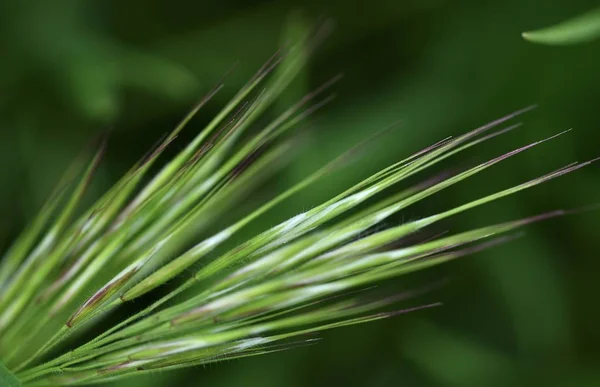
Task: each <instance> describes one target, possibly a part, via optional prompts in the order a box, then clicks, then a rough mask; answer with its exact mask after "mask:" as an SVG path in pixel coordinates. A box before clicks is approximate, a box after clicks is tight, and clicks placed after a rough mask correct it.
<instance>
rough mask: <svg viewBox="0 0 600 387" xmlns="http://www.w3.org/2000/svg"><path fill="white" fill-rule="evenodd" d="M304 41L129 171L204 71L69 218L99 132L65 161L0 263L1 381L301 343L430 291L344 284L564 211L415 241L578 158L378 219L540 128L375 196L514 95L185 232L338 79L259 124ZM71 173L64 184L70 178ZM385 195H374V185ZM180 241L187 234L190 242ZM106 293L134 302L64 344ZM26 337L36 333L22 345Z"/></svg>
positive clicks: (238, 193) (274, 148) (482, 133)
mask: <svg viewBox="0 0 600 387" xmlns="http://www.w3.org/2000/svg"><path fill="white" fill-rule="evenodd" d="M320 33H321V32H317V37H318V36H319V35H320ZM313 42H314V40H308V43H306V44H298V45H295V46H293V47H290V48H289V49H288V50H285V52H278V53H277V54H276V55H274V56H273V58H271V59H270V60H269V61H268V62H267V63H266V64H265V65H264V67H263V68H261V69H260V70H259V71H258V73H257V74H256V75H255V76H254V77H253V78H252V79H251V80H250V81H249V83H248V84H247V85H246V86H245V87H243V88H242V89H241V90H240V91H239V93H238V94H236V95H235V96H234V97H233V98H232V100H231V101H230V102H229V103H228V104H227V105H226V106H225V107H224V108H223V110H222V111H221V112H220V113H219V114H218V115H217V116H216V117H215V118H214V119H213V120H212V121H211V122H210V123H209V124H208V125H207V127H205V128H204V130H203V131H201V132H200V133H199V134H198V136H197V137H196V138H195V139H194V140H193V141H192V142H191V143H190V144H189V145H188V146H187V147H186V148H185V149H184V150H183V151H181V152H180V153H179V154H178V155H177V156H175V157H174V158H173V159H172V160H171V161H169V162H168V163H167V164H166V165H165V166H164V167H163V168H162V169H161V170H160V171H159V172H158V173H156V174H154V176H153V177H152V178H151V179H149V181H145V177H146V176H147V175H150V174H151V167H152V166H153V165H154V164H155V163H156V160H157V159H158V157H159V156H160V155H161V154H162V153H163V152H164V150H165V149H166V148H167V147H168V146H169V144H170V143H171V142H173V141H174V140H175V138H176V137H177V136H178V134H179V133H180V132H181V131H182V130H183V128H184V127H185V125H186V124H187V123H188V122H189V121H190V120H191V119H192V117H193V116H194V115H195V114H196V113H197V111H198V110H199V109H200V108H201V107H202V106H203V105H204V104H205V103H206V102H207V101H208V100H209V99H210V97H211V96H212V95H214V94H215V93H216V92H218V91H219V89H220V88H221V84H219V85H217V86H216V87H215V88H214V89H213V90H211V91H210V92H209V93H208V94H207V96H206V97H205V98H203V99H202V100H201V102H200V103H199V104H198V105H197V106H196V107H194V108H193V109H192V111H191V112H190V113H189V114H188V115H187V116H186V117H185V118H184V119H183V121H182V122H181V124H180V125H179V126H178V127H177V128H175V129H174V130H173V131H172V132H171V133H170V134H169V135H168V136H167V137H166V138H165V139H164V140H163V141H162V142H161V143H160V144H159V145H158V146H157V148H156V149H155V150H154V151H153V152H152V153H151V154H149V155H148V156H147V157H145V158H144V159H142V160H141V161H140V162H139V163H138V164H137V165H135V166H134V167H133V168H132V169H131V170H130V171H129V172H127V173H126V174H125V176H124V177H123V178H122V179H121V180H119V181H118V182H117V183H116V184H115V185H114V186H113V187H112V188H111V189H110V190H109V191H108V192H107V193H106V194H105V195H103V196H102V197H101V198H100V199H98V200H97V201H96V203H95V204H94V205H92V206H91V207H89V209H87V210H86V211H84V212H83V213H82V214H79V215H77V213H76V209H77V207H78V204H79V203H80V201H81V200H82V198H83V197H84V193H85V190H86V187H87V186H88V185H89V183H90V180H91V179H92V176H93V174H94V171H95V170H96V168H97V166H98V164H99V163H100V161H101V159H102V154H103V151H104V147H105V140H104V139H102V140H101V141H100V143H101V145H100V146H99V150H98V151H97V152H96V154H95V155H94V156H93V157H92V160H91V162H89V164H87V165H88V166H87V167H84V165H86V164H84V163H83V162H78V163H76V164H75V165H74V167H73V168H72V169H70V170H68V171H67V173H66V175H65V178H64V180H63V182H62V183H61V184H59V187H58V189H57V190H56V192H55V193H54V194H53V195H52V196H51V198H50V199H49V201H48V202H47V203H46V205H45V206H44V207H43V208H42V210H41V211H40V213H39V215H38V217H37V218H36V219H35V220H34V221H33V222H32V223H31V224H30V225H29V226H28V227H27V228H26V230H25V231H24V233H23V234H22V235H21V236H20V238H19V239H17V240H16V241H15V242H14V244H13V245H12V246H11V247H10V249H9V250H8V251H7V252H6V254H5V255H4V257H3V258H2V261H1V266H0V284H1V285H0V358H1V359H2V362H3V363H4V365H5V366H6V367H4V366H3V367H2V368H0V376H1V377H2V378H3V379H1V380H2V381H3V382H4V383H5V384H7V385H18V384H19V383H24V384H27V385H69V384H86V383H97V382H104V381H108V380H114V379H118V378H123V377H127V376H133V375H140V374H143V373H147V372H154V371H156V370H169V369H176V368H181V367H188V366H194V365H199V364H207V363H211V362H214V361H219V360H223V359H233V358H241V357H246V356H253V355H259V354H264V353H269V352H274V351H279V350H282V349H285V348H290V347H293V346H295V345H301V344H304V343H307V342H310V341H312V340H313V339H312V336H310V335H311V334H315V333H318V332H321V331H324V330H328V329H332V328H336V327H341V326H347V325H352V324H358V323H363V322H368V321H373V320H378V319H383V318H387V317H390V316H393V315H396V314H399V313H404V312H406V311H409V310H415V309H419V308H425V307H431V306H436V305H438V304H437V303H435V304H427V305H420V306H416V307H409V308H406V309H400V310H397V309H392V311H391V312H390V311H388V310H389V307H391V305H392V304H395V303H397V302H400V301H403V300H406V299H407V298H409V297H410V296H412V295H414V294H412V293H411V294H400V295H396V296H392V297H388V298H376V299H375V300H372V299H371V300H369V299H368V298H366V297H363V296H361V295H356V294H351V293H349V292H350V291H351V290H356V289H363V288H365V287H367V286H369V285H372V284H374V283H378V282H380V281H382V280H384V279H388V278H392V277H396V276H400V275H403V274H406V273H410V272H413V271H416V270H420V269H424V268H427V267H430V266H432V265H436V264H439V263H442V262H446V261H449V260H452V259H455V258H457V257H460V256H463V255H465V254H468V253H471V252H473V251H477V250H480V249H483V248H486V247H489V246H491V245H494V244H496V243H499V242H503V241H505V240H506V239H507V238H510V237H506V236H501V234H506V233H510V232H511V231H513V230H516V229H518V228H520V227H522V226H524V225H526V224H529V223H532V222H535V221H538V220H542V219H546V218H549V217H552V216H557V215H561V214H563V213H564V212H563V211H553V212H549V213H546V214H543V215H539V216H534V217H531V218H527V219H522V220H518V221H512V222H508V223H503V224H496V225H492V226H487V227H483V228H479V229H474V230H470V231H465V232H461V233H457V234H453V235H437V236H435V237H433V238H429V239H427V238H416V240H415V236H417V237H418V236H419V233H420V232H421V231H423V230H426V229H427V228H428V227H430V226H432V225H434V224H436V223H438V222H440V221H442V220H444V219H447V218H449V217H451V216H454V215H457V214H460V213H462V212H465V211H467V210H470V209H472V208H475V207H478V206H480V205H483V204H486V203H489V202H492V201H494V200H497V199H500V198H503V197H506V196H508V195H511V194H513V193H516V192H519V191H521V190H525V189H528V188H530V187H533V186H535V185H537V184H540V183H542V182H545V181H548V180H550V179H553V178H555V177H559V176H562V175H564V174H566V173H569V172H572V171H574V170H577V169H579V168H581V167H583V166H585V165H587V164H589V162H585V163H579V164H578V163H575V164H570V165H568V166H566V167H564V168H561V169H558V170H556V171H553V172H550V173H548V174H546V175H544V176H541V177H538V178H535V179H533V180H530V181H528V182H525V183H522V184H520V185H517V186H514V187H511V188H508V189H506V190H503V191H500V192H495V193H493V194H491V195H488V196H485V197H483V198H480V199H478V200H474V201H471V202H468V203H465V204H462V205H460V206H457V207H454V208H451V209H449V210H447V211H443V212H439V213H436V214H433V215H429V216H427V217H424V218H422V219H417V220H411V221H407V222H404V223H402V224H400V225H395V226H391V227H388V228H385V229H378V228H377V226H378V225H379V224H381V222H382V221H384V220H385V219H387V218H389V217H391V216H393V215H394V214H397V213H399V212H400V211H402V210H404V209H406V208H407V207H409V206H411V205H413V204H415V203H417V202H420V201H422V200H424V199H426V198H428V197H431V196H433V195H435V194H437V193H438V192H440V191H442V190H444V189H445V188H448V187H450V186H453V185H454V184H456V183H459V182H461V181H463V180H465V179H467V178H468V177H470V176H473V175H475V174H477V173H479V172H482V171H484V170H486V169H488V168H490V167H492V166H493V165H495V164H497V163H499V162H501V161H504V160H506V159H508V158H510V157H512V156H514V155H516V154H518V153H521V152H523V151H525V150H527V149H530V148H532V147H534V146H536V145H538V144H540V143H542V142H543V141H545V140H542V141H539V142H536V143H533V144H530V145H527V146H524V147H521V148H518V149H515V150H513V151H511V152H509V153H506V154H503V155H501V156H498V157H496V158H494V159H491V160H489V161H487V162H484V163H482V164H479V165H476V166H475V167H473V168H470V169H467V170H464V171H462V172H458V173H452V174H451V173H446V174H441V175H438V176H435V177H433V178H429V179H425V180H424V181H422V182H421V183H418V184H416V185H410V186H409V187H408V188H405V189H403V190H399V191H396V192H394V193H391V194H390V193H389V191H388V189H389V188H391V187H393V186H396V184H397V183H400V182H405V181H406V180H407V179H409V178H413V177H417V176H418V175H419V174H420V173H421V172H423V171H425V170H427V169H430V168H431V167H433V166H437V165H439V163H441V162H443V161H445V160H446V159H447V158H449V157H451V156H453V155H455V154H457V153H460V152H461V151H463V150H465V149H467V148H470V147H473V146H475V145H478V144H480V143H481V142H483V141H486V140H489V139H491V138H493V137H495V136H497V135H499V134H503V133H506V132H507V131H510V130H512V129H514V128H516V127H517V126H518V124H516V125H510V126H508V127H506V128H502V129H500V130H497V131H495V132H492V133H489V132H490V131H491V130H492V129H494V128H497V127H499V126H500V125H502V124H504V123H506V122H508V121H509V120H511V119H513V118H514V117H516V116H518V115H520V114H522V113H524V112H525V111H527V110H529V109H530V108H526V109H523V110H520V111H517V112H515V113H512V114H509V115H507V116H505V117H503V118H501V119H498V120H496V121H493V122H491V123H490V124H487V125H484V126H482V127H481V128H478V129H476V130H473V131H471V132H469V133H467V134H464V135H461V136H458V137H456V138H448V139H445V140H442V141H440V142H438V143H436V144H434V145H432V146H431V147H428V148H426V149H424V150H422V151H420V152H417V153H415V154H414V155H412V156H410V157H407V158H405V159H404V160H402V161H399V162H398V163H395V164H393V165H391V166H389V167H388V168H385V169H383V170H381V171H380V172H378V173H376V174H374V175H372V176H371V177H369V178H367V179H365V180H363V181H361V182H360V183H358V184H356V185H354V186H353V187H351V188H349V189H347V190H346V191H344V192H342V193H340V194H339V195H337V196H335V197H333V198H331V199H330V200H328V201H326V202H324V203H322V204H320V205H318V206H315V207H314V208H312V209H310V210H307V211H305V212H303V213H301V214H298V215H296V216H294V217H292V218H291V219H289V220H286V221H284V222H282V223H280V224H278V225H276V226H273V227H271V228H268V229H267V230H264V231H262V232H260V233H258V232H256V233H254V234H255V235H254V236H253V237H250V238H248V239H245V240H236V236H237V235H239V233H240V232H241V230H243V229H245V228H247V227H248V225H250V224H252V222H253V221H255V220H256V219H257V218H259V217H260V216H262V215H263V214H265V213H266V212H267V211H269V210H271V209H273V208H275V207H276V206H277V205H279V204H280V203H282V202H284V201H285V200H286V199H288V198H289V197H290V196H292V195H293V194H295V193H297V192H298V191H300V190H302V189H305V188H308V187H309V186H310V185H311V184H315V183H316V182H317V181H319V180H320V179H325V178H326V176H328V175H329V174H331V173H333V172H334V171H335V170H336V169H337V168H340V167H342V166H343V165H344V164H345V163H347V162H348V161H349V160H350V159H351V158H352V156H353V155H354V154H355V153H356V152H357V151H358V150H359V149H353V150H351V151H350V152H348V153H347V154H345V155H343V156H341V157H340V158H338V159H336V160H334V161H333V162H331V163H330V164H328V165H326V166H324V167H323V168H321V169H319V170H318V171H316V172H315V173H313V174H312V175H310V176H308V177H307V178H305V179H303V180H302V181H300V182H299V183H297V184H296V185H294V186H292V187H291V188H289V189H287V190H285V191H284V192H283V193H281V194H279V195H278V196H276V197H275V198H273V199H271V200H268V201H267V202H266V203H265V204H263V205H261V206H259V207H258V208H257V209H255V210H253V211H252V212H250V214H247V215H245V216H243V217H242V218H241V219H239V220H236V221H234V222H232V223H231V224H230V225H228V226H227V227H224V228H222V229H221V230H220V231H218V232H217V233H215V234H213V235H212V236H210V237H208V238H205V239H203V240H202V241H201V242H200V243H196V242H197V238H198V235H201V233H202V232H206V230H208V229H209V227H210V226H211V225H212V224H213V223H215V222H217V221H218V220H219V219H220V218H222V217H225V216H226V214H227V212H228V211H229V210H230V209H231V207H232V205H233V204H234V203H236V202H237V200H238V199H239V198H243V197H244V195H245V194H246V193H247V192H248V190H249V189H251V188H252V185H253V184H256V183H257V182H259V181H260V179H261V178H263V177H264V176H265V175H266V174H268V173H269V172H270V171H272V169H273V168H274V167H276V166H277V161H278V160H280V159H281V158H285V157H286V156H287V155H288V154H289V153H290V150H292V149H293V148H294V145H295V142H294V141H295V140H294V139H293V138H286V135H287V134H288V133H289V131H290V130H291V129H292V128H293V127H295V126H296V125H297V124H298V123H299V122H301V121H302V120H303V119H304V118H305V117H306V116H307V115H309V114H311V113H312V112H313V111H315V110H316V109H317V108H319V107H320V106H322V105H323V104H324V103H326V102H328V101H329V100H330V99H331V96H326V97H324V98H323V99H321V100H317V98H320V96H321V95H322V94H323V93H324V92H325V91H326V90H327V88H328V87H330V86H331V85H332V84H333V83H334V82H335V81H336V80H337V79H338V78H337V77H336V78H334V79H333V80H332V81H330V82H327V83H326V84H324V85H323V86H322V87H320V88H319V89H317V90H315V91H314V92H311V93H309V94H308V95H306V96H305V97H304V98H302V99H301V100H300V101H299V102H298V103H296V104H294V105H293V106H292V107H290V108H289V109H288V110H286V111H285V112H284V113H283V114H282V115H280V116H279V117H278V118H276V119H275V120H273V121H270V122H268V123H267V124H262V123H261V122H260V121H258V119H259V118H260V117H261V116H262V114H263V113H264V112H265V111H266V110H267V109H268V108H269V106H270V105H271V104H272V103H273V102H274V101H275V100H276V99H277V97H278V96H279V95H280V94H281V92H282V91H283V90H285V88H286V87H287V86H288V84H289V83H290V82H291V81H292V79H293V78H294V76H295V75H296V74H298V73H299V71H300V70H301V68H302V67H303V65H304V64H305V62H306V60H307V57H308V55H309V54H310V53H311V51H312V50H313V48H314V44H313ZM252 126H254V127H258V128H259V130H258V133H256V134H254V135H252V136H248V137H247V138H244V135H245V133H246V132H248V131H250V130H251V127H252ZM554 137H555V136H554ZM551 138H553V137H551ZM79 175H80V180H79V183H77V184H74V185H73V186H72V184H71V183H72V182H73V181H74V179H75V177H76V176H79ZM68 187H71V189H69V188H68ZM384 193H387V194H388V195H387V198H385V199H381V198H380V194H384ZM398 242H402V243H401V244H398ZM192 243H196V244H193V245H192V246H191V247H190V244H192ZM198 264H199V265H201V266H199V267H198V266H196V265H198ZM165 288H166V289H167V290H166V291H165V292H162V293H161V290H164V289H165ZM146 295H147V296H148V298H151V299H152V301H153V302H152V303H151V304H150V305H148V306H146V305H144V304H142V306H137V305H136V304H134V303H132V301H134V300H138V299H140V297H142V296H146ZM121 305H127V306H129V307H130V308H135V310H136V312H135V314H133V315H132V316H131V317H128V318H125V319H120V320H119V321H118V322H117V323H116V325H114V326H112V327H111V328H110V329H104V330H103V331H102V332H101V333H100V334H97V335H92V336H91V337H87V336H90V335H91V334H90V333H88V334H87V336H84V341H83V342H82V343H79V344H76V342H75V341H74V339H75V338H76V337H73V336H74V333H78V334H85V333H86V332H85V331H84V329H82V328H86V327H90V326H92V327H93V326H94V325H98V324H97V322H98V320H99V319H100V318H106V317H107V316H108V315H109V312H110V311H113V310H115V309H116V308H117V307H119V306H121ZM95 323H96V324H95ZM103 326H104V325H103ZM307 335H309V336H307ZM39 342H43V343H44V344H43V345H42V346H38V345H37V343H39ZM8 370H10V372H9V371H8ZM13 375H15V376H16V378H15V376H13ZM17 379H18V380H17Z"/></svg>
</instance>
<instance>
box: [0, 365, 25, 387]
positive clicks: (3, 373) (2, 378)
mask: <svg viewBox="0 0 600 387" xmlns="http://www.w3.org/2000/svg"><path fill="white" fill-rule="evenodd" d="M0 386H2V387H20V386H21V382H19V379H17V378H16V377H15V376H14V375H13V374H12V373H11V372H10V371H9V370H8V369H7V368H6V367H5V366H4V364H2V363H0Z"/></svg>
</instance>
